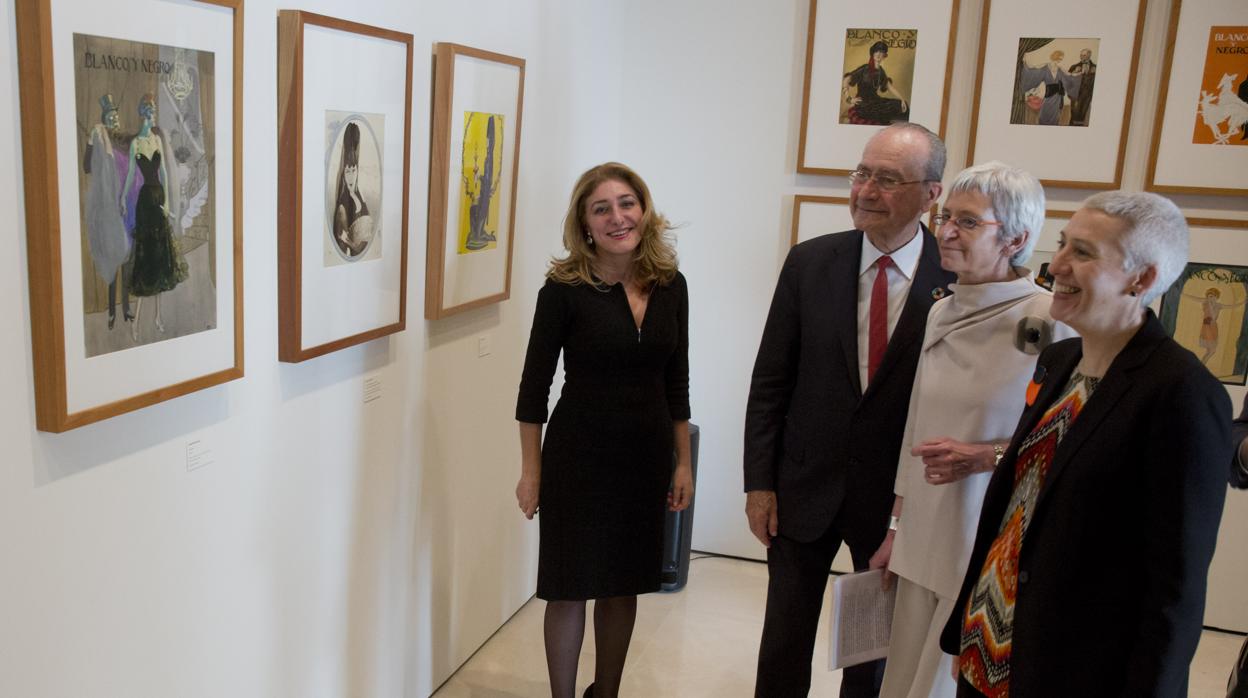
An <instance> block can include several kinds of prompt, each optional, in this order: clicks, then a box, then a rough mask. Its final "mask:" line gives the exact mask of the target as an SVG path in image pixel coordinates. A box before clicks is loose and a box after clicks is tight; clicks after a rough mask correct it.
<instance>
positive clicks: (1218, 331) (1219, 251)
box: [1157, 218, 1248, 385]
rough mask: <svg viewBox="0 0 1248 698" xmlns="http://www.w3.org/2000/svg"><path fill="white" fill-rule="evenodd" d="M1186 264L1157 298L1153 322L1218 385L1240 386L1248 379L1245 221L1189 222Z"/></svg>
mask: <svg viewBox="0 0 1248 698" xmlns="http://www.w3.org/2000/svg"><path fill="white" fill-rule="evenodd" d="M1187 223H1188V225H1189V226H1191V231H1192V234H1191V241H1192V242H1191V250H1192V251H1191V256H1192V259H1222V260H1224V261H1221V262H1191V263H1189V264H1188V265H1187V267H1186V268H1184V270H1183V273H1182V274H1180V275H1179V278H1178V280H1177V281H1175V282H1174V284H1173V285H1171V286H1170V288H1169V289H1168V290H1167V291H1166V293H1165V294H1164V295H1162V297H1161V305H1160V308H1159V309H1158V310H1157V317H1158V319H1160V320H1161V324H1162V326H1163V327H1165V328H1166V331H1167V332H1169V333H1170V336H1171V337H1174V340H1175V341H1176V342H1178V343H1179V344H1182V345H1183V346H1184V347H1186V348H1187V349H1189V350H1191V352H1192V353H1193V354H1195V355H1196V358H1197V359H1200V362H1201V363H1203V364H1204V365H1205V366H1206V367H1207V368H1208V369H1209V370H1210V372H1212V373H1213V375H1214V376H1215V377H1217V379H1218V380H1220V381H1222V382H1223V383H1225V384H1228V385H1245V383H1246V382H1248V381H1246V379H1245V377H1246V376H1248V253H1245V254H1236V253H1234V252H1232V253H1230V254H1228V251H1233V250H1242V249H1243V244H1242V240H1243V236H1244V235H1245V234H1248V221H1235V220H1220V219H1211V218H1189V219H1188V220H1187Z"/></svg>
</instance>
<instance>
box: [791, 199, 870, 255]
mask: <svg viewBox="0 0 1248 698" xmlns="http://www.w3.org/2000/svg"><path fill="white" fill-rule="evenodd" d="M853 229H854V218H853V216H851V215H850V213H849V199H848V198H846V197H844V196H811V195H808V194H798V195H797V196H794V197H793V230H792V233H790V235H789V246H790V247H791V246H793V245H796V244H797V243H799V242H805V241H807V240H809V239H811V238H814V237H819V236H820V235H826V234H828V233H839V232H841V231H842V230H853Z"/></svg>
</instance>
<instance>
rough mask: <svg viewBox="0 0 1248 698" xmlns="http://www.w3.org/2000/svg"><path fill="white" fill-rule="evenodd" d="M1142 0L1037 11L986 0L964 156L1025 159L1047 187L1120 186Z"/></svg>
mask: <svg viewBox="0 0 1248 698" xmlns="http://www.w3.org/2000/svg"><path fill="white" fill-rule="evenodd" d="M1147 5H1148V0H1105V1H1104V2H1099V3H1088V2H1086V0H1052V1H1051V2H1049V3H1047V4H1046V5H1045V6H1044V8H1043V12H1038V11H1037V6H1036V5H1035V3H1028V2H1026V1H1025V0H984V11H983V18H982V20H981V24H980V37H979V60H978V63H977V65H978V66H979V69H978V70H977V71H976V74H975V100H974V104H973V106H972V108H971V113H972V115H973V116H972V121H971V133H970V142H969V145H968V147H967V153H968V154H969V157H968V161H969V162H972V163H975V162H983V161H986V160H1002V161H1005V162H1008V163H1012V164H1016V165H1026V167H1027V169H1028V170H1029V171H1030V172H1032V173H1033V174H1034V175H1035V176H1036V177H1037V178H1038V179H1039V180H1040V181H1041V182H1042V183H1043V184H1046V185H1049V186H1060V187H1072V188H1079V189H1117V188H1119V187H1120V186H1121V185H1122V168H1123V161H1124V158H1125V156H1126V146H1127V132H1128V129H1129V127H1130V123H1131V106H1132V102H1133V97H1134V94H1135V74H1136V68H1137V66H1138V65H1139V59H1140V41H1141V36H1142V34H1143V31H1144V16H1145V11H1146V9H1147ZM1132 17H1134V21H1130V18H1132ZM1058 54H1061V55H1060V57H1059V55H1058ZM1071 54H1076V55H1071ZM1085 59H1086V60H1085ZM1039 61H1044V62H1046V63H1047V65H1042V66H1039V67H1037V63H1038V62H1039ZM1089 66H1090V67H1089ZM1087 76H1094V77H1095V79H1094V80H1088V79H1087ZM1081 90H1086V94H1085V93H1083V92H1081ZM1072 92H1073V94H1071V93H1072ZM1071 153H1078V157H1077V158H1072V157H1070V154H1071Z"/></svg>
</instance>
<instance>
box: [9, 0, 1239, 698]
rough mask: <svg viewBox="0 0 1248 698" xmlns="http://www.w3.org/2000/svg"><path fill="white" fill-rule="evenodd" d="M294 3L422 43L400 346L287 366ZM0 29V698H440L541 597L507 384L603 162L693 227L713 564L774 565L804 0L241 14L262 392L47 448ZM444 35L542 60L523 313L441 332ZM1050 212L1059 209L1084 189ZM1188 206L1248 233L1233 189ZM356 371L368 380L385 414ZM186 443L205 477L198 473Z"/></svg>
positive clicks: (695, 336)
mask: <svg viewBox="0 0 1248 698" xmlns="http://www.w3.org/2000/svg"><path fill="white" fill-rule="evenodd" d="M54 1H56V0H54ZM145 1H146V0H145ZM980 5H981V2H980V0H966V1H965V2H963V5H962V7H963V20H962V22H961V26H960V28H959V37H958V57H957V63H956V65H955V80H954V84H953V92H952V95H951V104H952V105H953V107H952V108H951V111H950V128H949V134H948V141H949V145H950V153H951V157H950V161H951V162H950V168H949V173H950V174H952V173H953V172H956V170H957V169H958V168H959V167H960V166H962V165H963V160H964V153H965V150H966V140H967V133H968V129H969V123H968V120H969V115H970V91H971V89H972V80H970V79H969V78H967V79H957V77H956V76H958V75H970V72H969V70H970V66H971V65H972V64H973V62H974V54H975V47H976V45H977V40H978V16H979V12H980ZM126 6H127V2H125V0H123V1H122V2H121V3H119V4H118V5H117V7H118V11H124V8H125V7H126ZM288 8H293V9H304V10H310V11H313V12H320V13H323V14H328V15H333V16H337V17H342V18H344V19H350V20H354V21H359V22H364V23H368V24H375V25H379V26H383V27H386V28H390V29H395V30H399V31H405V32H410V33H412V34H413V35H414V36H415V46H416V51H415V61H414V65H413V95H414V103H413V115H414V123H413V124H412V159H411V161H412V170H411V198H410V201H409V205H410V214H411V215H410V220H411V223H410V226H411V227H410V229H409V264H408V272H409V277H408V297H407V307H408V328H407V330H406V331H405V332H403V333H400V334H397V335H394V336H392V337H390V338H386V339H381V340H377V341H374V342H371V343H368V344H366V345H363V346H358V347H353V348H350V349H346V350H343V351H340V352H337V353H334V354H330V355H327V356H324V357H321V358H318V359H314V360H311V361H308V362H304V363H302V364H279V363H278V362H277V360H276V356H277V329H276V328H277V301H276V297H277V288H276V284H277V278H276V277H277V275H276V269H277V240H276V221H277V215H278V212H277V206H276V191H277V187H276V176H277V167H276V137H277V98H276V94H277V71H276V65H275V61H276V55H277V50H276V36H277V10H278V9H288ZM1168 13H1169V3H1168V2H1167V1H1166V0H1154V1H1153V3H1152V6H1151V7H1150V8H1149V11H1148V18H1147V22H1146V26H1145V36H1144V47H1145V49H1146V50H1145V52H1144V53H1143V55H1142V57H1141V64H1140V72H1139V82H1138V83H1137V91H1136V109H1135V113H1134V115H1133V117H1132V125H1131V131H1132V133H1131V140H1130V143H1129V151H1128V156H1127V162H1126V167H1127V170H1126V175H1125V181H1126V184H1127V186H1128V187H1133V188H1138V187H1139V186H1140V184H1141V183H1142V182H1143V178H1144V173H1143V167H1144V164H1145V161H1146V153H1147V142H1148V138H1147V136H1148V134H1149V133H1150V132H1151V124H1152V115H1153V110H1152V99H1153V98H1154V96H1155V94H1156V85H1157V83H1158V82H1159V77H1160V71H1161V65H1160V63H1161V50H1162V47H1163V45H1164V24H1165V20H1166V18H1167V17H1168ZM0 15H2V16H3V27H4V35H3V39H0V63H2V64H3V65H5V66H6V68H5V69H4V70H2V71H0V94H2V95H4V96H5V97H6V99H5V100H4V106H2V107H0V134H2V135H0V211H6V212H9V213H10V216H9V219H10V224H9V225H8V226H5V228H4V230H5V231H6V232H4V233H2V234H3V235H7V236H8V237H7V239H8V241H9V243H10V245H9V248H10V249H11V250H13V251H14V254H11V255H9V256H7V257H4V258H3V259H0V317H4V318H6V319H7V327H8V331H7V332H3V333H0V361H2V362H3V365H4V366H5V368H4V370H3V371H0V444H3V445H4V448H3V449H2V452H3V453H4V456H3V457H0V628H3V632H0V695H3V696H10V695H12V696H32V697H38V698H43V697H51V696H66V697H69V696H74V697H77V696H167V695H177V696H187V697H195V696H203V697H209V696H212V697H215V696H249V697H250V696H256V697H270V696H292V697H293V696H298V697H299V698H304V697H309V696H311V697H316V696H326V697H331V696H399V695H403V696H427V695H429V693H431V692H432V690H433V689H434V688H436V687H437V686H438V685H439V684H440V683H441V682H442V681H443V680H445V678H446V677H447V676H449V675H450V673H451V672H452V671H453V670H454V669H455V668H456V667H457V666H459V664H461V663H462V662H463V661H464V660H465V659H466V658H467V657H468V656H469V655H470V654H471V653H472V652H473V651H474V650H475V649H476V648H477V647H479V646H480V644H481V643H482V642H484V641H485V639H486V638H488V637H489V635H490V634H491V633H493V632H494V630H496V629H497V628H498V627H499V625H500V624H501V623H503V622H504V621H505V620H506V619H507V618H508V617H509V616H510V615H511V614H512V613H513V612H514V611H515V610H516V609H518V608H519V607H520V605H522V604H523V603H524V602H525V601H526V600H527V599H528V598H529V597H530V596H531V594H532V592H533V588H534V583H535V574H536V539H537V535H536V534H537V531H536V525H535V524H534V523H531V522H525V521H524V520H523V518H522V517H520V516H519V515H518V513H517V511H516V507H515V503H514V496H513V493H512V492H513V487H514V485H515V480H516V477H517V475H518V472H519V458H518V455H519V454H518V447H517V436H516V428H515V425H514V421H513V409H514V400H515V388H516V385H517V384H518V380H519V374H520V367H521V363H522V361H523V352H524V348H525V343H526V340H527V336H528V328H529V322H530V319H531V313H532V307H533V302H534V299H535V297H536V293H537V289H538V288H539V287H540V285H541V283H542V273H543V271H544V268H545V264H546V261H547V259H548V258H549V256H550V255H551V254H552V253H555V252H557V251H558V250H559V241H558V238H559V232H558V230H559V225H560V221H561V218H562V215H563V211H564V207H565V205H566V197H567V195H568V191H569V189H570V187H571V184H572V182H573V180H574V179H575V177H576V175H577V174H579V173H580V172H581V171H582V170H584V169H585V168H586V167H588V166H590V165H592V164H595V163H597V162H601V161H603V160H607V159H620V160H623V161H625V162H628V163H630V164H632V165H633V166H635V167H636V169H637V170H638V171H639V172H640V173H641V174H642V175H643V176H644V177H646V178H647V180H648V181H649V183H650V185H651V188H652V190H653V192H654V195H655V198H656V201H657V203H658V204H659V206H660V208H661V209H662V210H663V211H664V212H666V213H667V214H669V216H670V217H671V218H672V219H673V220H674V221H676V222H678V223H682V224H683V226H682V227H681V229H680V230H679V231H678V239H679V251H680V255H681V261H682V267H683V269H684V270H685V273H686V275H687V276H688V278H689V282H690V294H691V364H692V376H691V380H692V391H693V394H692V400H693V411H694V421H695V422H696V423H698V424H700V425H701V426H702V428H703V441H702V444H701V458H700V465H699V467H700V473H699V483H698V487H699V492H698V499H697V514H696V524H695V532H694V544H695V547H697V548H699V549H703V550H710V551H715V552H721V553H727V554H732V555H739V556H744V557H760V556H761V552H762V551H761V549H760V547H759V546H758V545H757V544H756V543H755V542H753V540H752V539H751V538H750V537H749V535H748V533H747V531H746V529H745V525H744V517H743V515H742V513H741V509H742V506H743V503H744V496H743V495H742V493H741V466H740V459H741V424H742V421H743V415H744V405H745V397H746V392H747V389H748V384H749V372H750V368H751V366H752V363H753V358H754V353H755V350H756V349H757V344H758V337H759V333H760V331H761V328H762V323H763V319H764V316H765V314H766V309H767V305H768V303H769V300H770V296H771V291H772V287H773V284H774V280H775V275H776V273H777V271H778V270H779V267H780V263H781V261H782V259H783V256H784V254H785V251H786V249H787V240H788V235H789V226H790V223H791V221H790V209H791V206H792V196H793V195H794V194H798V193H809V194H834V195H844V194H845V193H846V192H847V187H845V186H843V184H842V182H841V181H840V180H839V179H838V178H828V177H816V176H798V175H796V174H794V171H795V163H796V148H797V126H798V119H799V113H798V112H799V110H800V105H801V81H802V70H803V64H804V55H803V52H804V47H805V32H806V18H807V2H806V0H772V1H769V2H752V1H749V0H734V1H731V2H722V1H715V0H688V1H685V2H660V1H657V0H634V1H633V2H629V3H621V2H609V1H608V0H523V1H522V0H472V1H470V2H454V1H452V0H415V1H414V2H411V3H396V2H388V1H386V0H355V1H353V2H350V3H347V2H342V1H341V0H336V1H331V0H319V1H310V2H307V3H305V4H302V5H298V6H292V5H285V4H280V3H277V2H273V1H272V0H246V6H245V55H244V65H245V78H244V148H243V153H244V168H243V169H244V174H243V176H244V194H243V200H242V206H243V210H244V220H243V225H244V262H243V269H244V277H245V288H244V298H245V302H246V303H245V304H246V314H245V330H246V337H245V340H246V354H245V367H246V377H245V378H243V379H241V380H238V381H234V382H232V383H228V384H225V385H223V386H219V387H215V388H210V389H208V390H205V391H201V392H199V393H195V394H192V395H189V396H186V397H182V398H178V399H176V400H173V401H170V402H166V403H163V404H160V405H156V406H153V407H150V408H146V409H143V410H140V411H138V412H134V413H130V414H127V415H123V416H120V417H117V418H114V419H110V420H107V421H104V422H100V423H97V424H93V425H89V426H86V427H83V428H80V429H77V430H74V431H71V432H68V433H66V434H60V435H54V434H44V433H40V432H37V431H36V430H35V428H34V416H33V410H34V394H33V377H32V369H31V366H32V361H33V357H32V355H31V348H30V313H31V312H32V309H31V299H30V297H29V293H28V290H27V281H28V280H27V273H26V245H25V224H26V212H25V210H24V198H23V196H24V193H23V186H22V171H21V147H22V133H21V125H20V119H19V115H18V85H17V66H18V61H19V60H20V57H18V56H17V55H16V48H15V32H16V26H15V20H14V8H13V4H12V3H11V2H10V3H4V4H3V5H0ZM156 40H158V39H156ZM435 41H455V42H458V43H463V44H468V45H471V46H475V47H479V48H485V49H489V50H493V51H497V52H501V53H506V54H511V55H515V56H521V57H524V58H525V59H526V60H527V61H528V66H527V73H526V82H525V111H524V126H523V129H524V130H523V134H522V144H521V157H520V184H519V200H518V203H517V210H516V213H517V220H516V226H515V230H516V236H515V244H516V251H515V259H514V264H513V281H512V299H511V300H509V301H507V302H504V303H501V304H497V305H494V306H490V307H487V308H483V309H479V310H475V311H471V312H468V313H464V314H462V315H458V316H454V317H452V318H449V319H446V320H442V321H438V322H433V323H430V322H426V321H425V320H423V319H422V308H423V305H424V267H425V253H424V249H425V248H424V244H425V219H426V210H427V202H426V192H427V186H428V133H429V106H428V105H429V101H428V100H429V94H430V75H431V71H430V54H431V51H432V45H433V43H434V42H435ZM1052 193H1053V195H1054V196H1053V198H1054V199H1057V200H1058V202H1059V204H1065V207H1068V208H1073V206H1074V204H1075V202H1077V201H1078V200H1079V199H1080V198H1082V194H1081V193H1080V192H1075V191H1066V192H1060V191H1058V192H1052ZM1179 200H1180V204H1181V205H1183V206H1184V207H1185V208H1186V209H1188V210H1189V211H1191V212H1192V213H1193V214H1195V215H1207V216H1217V217H1240V218H1243V217H1248V214H1245V209H1246V208H1248V202H1246V201H1245V199H1244V198H1242V197H1240V198H1228V197H1205V198H1195V197H1182V198H1180V199H1179ZM1244 244H1245V245H1248V241H1246V242H1245V243H1244ZM1238 245H1239V243H1238V242H1236V247H1237V248H1238ZM34 306H35V309H36V312H37V309H38V307H39V303H38V302H37V301H36V302H35V303H34ZM482 338H485V340H486V343H487V344H488V345H489V348H490V350H489V353H488V354H487V355H485V356H478V353H479V352H478V346H479V342H480V340H481V339H482ZM366 379H376V380H379V381H380V385H381V398H380V399H379V400H376V401H373V402H369V403H367V404H365V403H364V401H363V397H364V382H365V380H366ZM1242 392H1243V389H1239V388H1236V389H1233V397H1234V398H1235V400H1236V403H1237V404H1238V401H1239V398H1240V397H1241V396H1242ZM191 442H199V445H200V446H201V447H203V448H206V449H208V450H209V451H210V452H211V458H210V460H211V461H212V462H211V463H210V464H208V465H206V466H204V467H201V468H199V469H196V470H193V471H190V470H188V469H187V465H186V461H187V446H188V444H189V443H191ZM1246 500H1248V497H1245V496H1244V495H1243V494H1242V493H1232V494H1231V496H1230V498H1229V500H1228V501H1229V502H1230V504H1229V505H1228V514H1227V519H1226V523H1225V524H1224V527H1223V528H1224V540H1225V539H1226V533H1227V531H1236V530H1237V531H1239V532H1243V531H1244V530H1245V529H1248V503H1246ZM1236 517H1237V518H1236ZM1233 547H1235V546H1232V545H1230V544H1229V543H1227V542H1223V544H1222V545H1221V546H1220V552H1219V555H1220V558H1219V563H1218V564H1220V565H1222V567H1220V568H1219V567H1216V566H1215V576H1216V575H1217V574H1222V577H1223V579H1222V583H1224V584H1230V583H1231V580H1232V579H1235V578H1238V579H1242V578H1243V577H1244V576H1248V561H1244V560H1242V559H1239V560H1238V562H1236V561H1235V560H1232V561H1231V562H1228V563H1223V562H1222V556H1225V555H1226V552H1227V550H1228V549H1229V548H1233ZM1238 547H1239V548H1240V549H1242V546H1238ZM1236 564H1238V565H1240V566H1239V567H1235V566H1234V565H1236ZM1228 565H1229V566H1228ZM1234 575H1238V577H1235V576H1234ZM1215 583H1218V580H1217V579H1215ZM1233 588H1238V587H1233ZM689 593H696V589H690V590H689ZM1212 612H1213V609H1212V607H1211V613H1212ZM1210 622H1214V621H1210ZM1215 624H1216V623H1215ZM1245 624H1246V625H1248V621H1245ZM1241 629H1243V627H1242V626H1241ZM534 641H535V642H537V641H539V639H538V638H534Z"/></svg>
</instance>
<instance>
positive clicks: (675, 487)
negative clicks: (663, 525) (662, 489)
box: [667, 465, 693, 511]
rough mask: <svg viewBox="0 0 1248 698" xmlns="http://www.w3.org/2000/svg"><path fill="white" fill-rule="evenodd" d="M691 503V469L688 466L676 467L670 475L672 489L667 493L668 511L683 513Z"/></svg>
mask: <svg viewBox="0 0 1248 698" xmlns="http://www.w3.org/2000/svg"><path fill="white" fill-rule="evenodd" d="M692 501H693V469H692V468H690V467H689V466H688V465H678V466H676V472H674V473H672V489H671V490H670V491H668V493H667V509H668V511H684V510H685V509H688V508H689V503H690V502H692Z"/></svg>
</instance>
